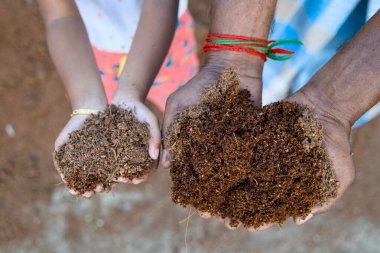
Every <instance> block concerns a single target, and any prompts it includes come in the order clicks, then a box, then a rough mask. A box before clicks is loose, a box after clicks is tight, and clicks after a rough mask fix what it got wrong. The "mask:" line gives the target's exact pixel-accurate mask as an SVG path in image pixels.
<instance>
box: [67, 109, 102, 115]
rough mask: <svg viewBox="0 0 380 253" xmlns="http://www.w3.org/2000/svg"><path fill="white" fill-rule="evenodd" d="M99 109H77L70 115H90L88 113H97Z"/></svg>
mask: <svg viewBox="0 0 380 253" xmlns="http://www.w3.org/2000/svg"><path fill="white" fill-rule="evenodd" d="M99 112H100V111H99V110H94V109H77V110H74V111H73V112H72V113H71V114H70V116H71V117H72V116H75V115H90V114H98V113H99Z"/></svg>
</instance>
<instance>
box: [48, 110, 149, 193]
mask: <svg viewBox="0 0 380 253" xmlns="http://www.w3.org/2000/svg"><path fill="white" fill-rule="evenodd" d="M149 138H150V135H149V129H148V125H147V124H146V123H140V122H139V121H138V120H137V119H136V117H135V116H134V115H133V112H132V111H131V110H125V109H122V108H120V107H117V106H115V105H111V106H109V107H107V108H106V109H105V110H104V111H103V112H100V113H98V114H97V115H91V116H90V117H89V118H87V119H86V121H85V122H84V125H83V127H82V128H81V129H80V130H77V131H74V132H72V133H71V134H70V136H69V140H68V141H67V142H66V143H65V144H63V145H62V146H61V147H60V148H59V149H58V151H56V152H55V153H54V158H55V160H56V164H57V167H58V172H60V173H62V174H63V175H64V178H65V180H66V182H67V187H68V188H70V189H73V190H76V191H78V192H79V193H80V194H82V193H84V192H86V191H91V190H94V189H95V188H96V186H97V185H98V184H101V185H103V187H104V189H105V190H109V189H110V188H111V185H112V184H113V181H114V179H116V178H119V177H125V178H128V179H130V180H131V179H133V178H139V177H141V176H143V175H146V174H148V173H150V172H151V170H152V168H153V164H154V160H153V159H151V158H150V156H149V153H148V140H149Z"/></svg>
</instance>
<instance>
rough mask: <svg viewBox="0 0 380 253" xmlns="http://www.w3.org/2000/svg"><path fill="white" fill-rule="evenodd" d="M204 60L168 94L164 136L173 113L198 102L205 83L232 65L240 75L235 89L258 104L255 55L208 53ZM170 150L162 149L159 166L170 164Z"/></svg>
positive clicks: (259, 87)
mask: <svg viewBox="0 0 380 253" xmlns="http://www.w3.org/2000/svg"><path fill="white" fill-rule="evenodd" d="M208 56H209V59H208V62H207V64H206V65H205V66H204V67H203V68H202V69H201V70H200V72H199V73H198V74H197V75H196V76H195V77H194V78H192V79H191V80H190V81H189V82H188V83H187V84H185V85H184V86H182V87H181V88H179V89H178V90H177V91H176V92H174V93H173V94H172V95H170V96H169V98H168V100H167V102H166V110H165V115H164V121H163V125H162V136H163V138H164V139H165V137H166V133H167V130H168V128H169V126H170V125H171V123H172V122H173V120H174V118H175V116H176V114H178V113H179V112H181V111H183V110H185V109H187V108H189V107H190V106H194V105H198V104H199V103H200V95H201V94H202V92H203V91H204V90H205V89H206V88H207V87H209V86H211V85H213V84H214V83H215V82H216V81H217V80H218V79H219V77H220V75H221V74H222V72H223V71H224V70H225V69H226V68H229V67H233V68H234V69H235V70H236V72H237V74H238V75H239V76H240V86H239V89H247V90H249V91H250V92H251V99H252V101H254V103H255V104H256V106H258V107H261V92H262V78H261V77H262V66H263V60H262V59H261V58H259V57H256V56H251V55H243V54H241V53H235V52H223V53H222V52H212V53H209V55H208ZM170 161H171V158H170V154H169V153H168V151H167V150H165V149H164V150H163V154H162V155H161V165H162V167H163V168H170V166H171V162H170Z"/></svg>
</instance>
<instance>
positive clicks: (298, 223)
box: [294, 213, 314, 225]
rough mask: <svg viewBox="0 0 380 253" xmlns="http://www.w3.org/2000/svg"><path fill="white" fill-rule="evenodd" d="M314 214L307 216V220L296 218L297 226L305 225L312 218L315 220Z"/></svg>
mask: <svg viewBox="0 0 380 253" xmlns="http://www.w3.org/2000/svg"><path fill="white" fill-rule="evenodd" d="M313 216H314V214H312V213H310V214H309V215H308V216H306V217H305V218H302V217H296V218H295V219H294V222H295V223H296V224H297V225H302V224H304V223H305V222H306V221H308V220H310V219H311V218H313Z"/></svg>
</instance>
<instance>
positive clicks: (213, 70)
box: [55, 55, 355, 231]
mask: <svg viewBox="0 0 380 253" xmlns="http://www.w3.org/2000/svg"><path fill="white" fill-rule="evenodd" d="M229 66H237V67H236V71H237V73H238V74H239V75H240V88H241V89H248V90H249V91H250V92H251V99H252V100H253V101H254V103H255V104H256V105H257V106H261V91H262V81H261V74H262V63H260V62H252V61H251V62H249V63H248V64H247V62H246V61H244V60H242V61H234V60H232V58H224V59H223V58H217V59H215V58H214V57H213V56H212V55H211V57H209V61H208V63H207V64H206V65H205V66H204V67H203V68H202V70H201V71H200V72H199V73H198V74H197V75H196V76H195V77H194V78H193V79H191V80H190V81H189V82H188V83H187V84H186V85H184V86H182V87H181V88H180V89H179V90H177V91H176V92H175V93H173V94H172V95H171V96H170V97H169V99H168V101H167V104H166V111H165V117H164V122H163V126H162V133H163V135H164V136H163V137H164V138H165V133H166V130H167V128H168V127H169V126H170V124H171V122H172V121H173V119H174V117H175V115H176V114H177V113H179V112H181V111H182V110H184V109H186V108H188V107H189V106H190V105H196V104H199V103H200V99H199V98H200V94H201V93H202V91H203V90H204V89H205V88H206V87H207V86H209V85H212V84H213V83H214V82H215V81H216V80H217V79H218V78H219V76H220V75H221V73H222V72H223V70H224V69H225V68H226V67H229ZM309 85H312V84H309ZM285 100H286V101H289V102H295V103H299V104H304V105H307V106H310V107H311V108H313V109H314V110H315V112H316V113H317V115H318V117H319V119H320V122H321V124H322V127H323V130H324V140H325V145H326V149H327V152H328V155H329V157H330V159H331V161H332V163H333V169H334V170H335V173H336V176H337V179H338V193H337V197H336V198H334V199H331V200H329V202H328V203H326V204H325V205H324V206H318V207H315V208H313V209H312V212H311V213H310V214H309V215H308V216H307V217H306V218H304V219H302V218H301V217H297V218H295V219H294V221H295V223H296V224H299V225H300V224H303V223H304V222H306V221H307V220H309V219H310V218H311V217H313V216H315V215H318V214H321V213H323V212H326V211H327V210H328V209H329V208H330V207H331V206H332V205H333V204H334V203H335V202H336V201H337V200H338V199H339V198H340V197H341V196H342V194H343V193H344V191H345V190H346V189H347V188H348V186H349V185H350V184H351V183H352V181H353V179H354V175H355V168H354V163H353V160H352V156H351V148H350V143H349V136H350V132H351V125H350V124H349V122H347V121H345V120H344V119H343V117H342V115H333V114H332V113H331V112H332V110H331V108H328V107H327V106H326V104H325V103H323V101H320V100H319V97H318V96H317V93H313V89H307V90H303V89H302V90H300V91H298V92H297V93H295V94H293V95H292V96H290V97H288V98H286V99H285ZM112 103H113V104H115V105H118V106H121V107H123V108H126V109H127V108H133V109H134V111H135V115H136V117H137V118H138V120H139V121H141V122H147V123H148V124H149V130H150V134H151V139H150V141H149V154H150V156H151V158H152V159H155V160H157V159H158V157H159V148H160V145H161V131H160V126H159V123H158V120H157V117H156V116H155V114H154V113H153V112H152V111H151V110H150V109H149V108H148V107H147V106H146V105H145V104H144V101H141V100H140V99H135V98H130V97H128V95H127V94H123V93H122V92H117V93H116V95H115V97H114V99H113V101H112ZM105 106H106V105H98V107H100V108H105ZM97 109H98V108H97ZM87 117H88V116H85V115H76V116H74V117H72V118H71V119H70V120H69V122H68V123H67V124H66V126H65V127H64V128H63V130H62V132H61V133H60V134H59V136H58V138H57V140H56V142H55V149H58V148H59V146H60V145H62V144H63V143H65V142H66V141H67V139H68V135H69V133H71V132H72V131H75V130H78V129H80V128H81V127H82V125H83V122H84V121H85V120H86V118H87ZM161 165H162V167H164V168H169V167H170V157H169V154H168V152H167V151H166V150H163V152H162V154H161ZM61 177H62V180H63V181H65V179H64V178H63V175H61ZM146 179H147V176H145V177H142V178H139V179H134V180H132V181H131V182H130V181H129V180H128V179H126V178H118V179H116V180H115V183H118V182H122V183H126V182H130V183H133V184H139V183H141V182H144V181H145V180H146ZM103 190H104V189H103V188H102V187H101V186H98V187H97V188H96V189H95V190H94V191H91V192H86V193H84V194H83V196H84V197H91V196H93V195H94V194H95V193H96V192H102V191H103ZM69 192H70V193H72V194H74V195H77V192H75V191H74V190H72V189H69ZM200 216H201V217H203V218H210V217H211V215H210V214H208V213H200ZM221 221H222V222H224V224H225V225H226V226H227V227H228V228H231V229H232V227H231V226H230V224H229V219H228V218H226V219H224V220H223V219H221ZM272 225H273V224H266V225H263V226H262V227H260V228H256V229H249V230H250V231H259V230H264V229H267V228H269V227H271V226H272Z"/></svg>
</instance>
